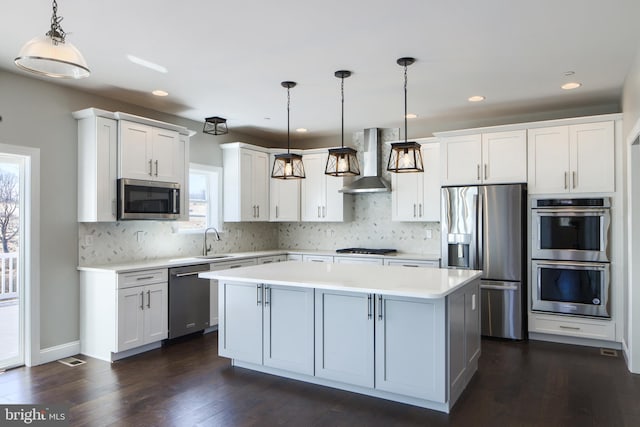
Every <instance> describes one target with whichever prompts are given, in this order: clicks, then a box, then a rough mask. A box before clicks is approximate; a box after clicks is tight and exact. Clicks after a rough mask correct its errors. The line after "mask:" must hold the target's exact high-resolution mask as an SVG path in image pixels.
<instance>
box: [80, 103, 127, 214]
mask: <svg viewBox="0 0 640 427" xmlns="http://www.w3.org/2000/svg"><path fill="white" fill-rule="evenodd" d="M117 151H118V122H117V121H116V120H114V119H111V118H106V117H100V116H97V115H95V114H90V115H88V116H84V117H82V118H79V117H78V222H109V221H115V220H116V204H117V203H116V181H117V178H118V177H117V168H118V164H117V162H118V156H117Z"/></svg>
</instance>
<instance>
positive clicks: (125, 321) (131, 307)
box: [116, 286, 145, 352]
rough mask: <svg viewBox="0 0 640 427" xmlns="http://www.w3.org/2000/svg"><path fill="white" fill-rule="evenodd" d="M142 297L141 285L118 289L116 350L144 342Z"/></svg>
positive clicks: (142, 289)
mask: <svg viewBox="0 0 640 427" xmlns="http://www.w3.org/2000/svg"><path fill="white" fill-rule="evenodd" d="M144 297H145V295H144V287H143V286H138V287H134V288H127V289H120V290H119V291H118V339H117V342H118V345H117V349H116V351H118V352H120V351H124V350H129V349H130V348H134V347H139V346H141V345H143V344H144V314H143V309H144Z"/></svg>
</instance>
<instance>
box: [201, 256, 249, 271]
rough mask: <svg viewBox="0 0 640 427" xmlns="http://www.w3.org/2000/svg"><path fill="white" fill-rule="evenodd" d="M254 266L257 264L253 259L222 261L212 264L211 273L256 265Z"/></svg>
mask: <svg viewBox="0 0 640 427" xmlns="http://www.w3.org/2000/svg"><path fill="white" fill-rule="evenodd" d="M256 264H257V262H256V259H255V258H249V259H239V260H236V261H222V262H216V263H212V264H211V271H214V270H227V269H231V268H240V267H249V266H251V265H256Z"/></svg>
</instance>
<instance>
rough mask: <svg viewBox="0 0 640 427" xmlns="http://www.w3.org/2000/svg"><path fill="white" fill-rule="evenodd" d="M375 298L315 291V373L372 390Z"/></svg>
mask: <svg viewBox="0 0 640 427" xmlns="http://www.w3.org/2000/svg"><path fill="white" fill-rule="evenodd" d="M371 297H372V295H368V294H361V293H351V292H340V291H328V290H320V289H316V293H315V318H316V321H315V353H316V357H315V368H316V369H315V374H316V376H317V377H320V378H326V379H330V380H335V381H340V382H343V383H347V384H353V385H358V386H362V387H373V385H374V371H373V363H374V359H373V351H374V342H373V328H374V326H373V324H374V322H373V307H372V302H373V301H371V300H370V298H371Z"/></svg>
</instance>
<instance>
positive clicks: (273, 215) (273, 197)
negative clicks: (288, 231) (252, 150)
mask: <svg viewBox="0 0 640 427" xmlns="http://www.w3.org/2000/svg"><path fill="white" fill-rule="evenodd" d="M274 160H275V155H273V154H271V156H270V165H271V167H270V168H269V171H268V172H267V173H268V174H270V171H271V169H272V168H273V162H274ZM300 181H301V180H300V179H272V178H271V179H269V206H270V207H269V220H270V221H272V222H298V221H300Z"/></svg>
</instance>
